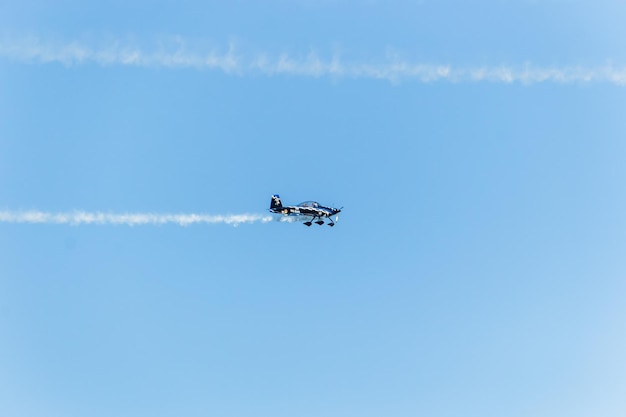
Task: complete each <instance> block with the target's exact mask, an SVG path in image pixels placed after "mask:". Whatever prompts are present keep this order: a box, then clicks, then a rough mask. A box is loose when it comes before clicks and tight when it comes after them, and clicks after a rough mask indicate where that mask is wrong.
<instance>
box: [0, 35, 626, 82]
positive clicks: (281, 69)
mask: <svg viewBox="0 0 626 417" xmlns="http://www.w3.org/2000/svg"><path fill="white" fill-rule="evenodd" d="M175 41H176V42H174V45H169V46H165V47H164V46H160V47H157V48H156V49H155V48H144V47H140V46H137V45H136V44H133V43H129V42H124V41H121V40H116V41H114V42H113V43H111V44H109V45H108V46H100V47H98V46H93V45H88V44H85V43H81V42H78V41H72V42H69V43H53V42H46V41H42V40H40V39H39V38H36V37H30V38H20V39H7V38H5V39H0V58H2V57H3V58H8V59H12V60H15V61H20V62H39V63H44V64H45V63H61V64H63V65H67V66H71V65H81V64H89V63H92V64H97V65H101V66H110V65H121V66H131V67H144V68H145V67H151V68H170V69H186V68H189V69H196V70H218V71H222V72H224V73H225V74H235V75H239V76H246V75H255V74H259V73H260V74H263V75H266V76H279V75H287V76H300V77H311V78H320V77H332V78H352V79H374V80H388V81H392V82H398V81H402V80H415V81H419V82H422V83H433V82H451V83H472V82H492V83H504V84H511V83H520V84H524V85H531V84H537V83H557V84H572V83H592V82H603V83H609V84H613V85H618V86H626V66H619V65H613V64H611V63H606V64H603V65H595V66H591V67H585V66H580V65H569V66H536V65H531V64H528V63H527V64H523V65H491V66H453V65H448V64H431V63H422V62H411V61H409V60H405V59H402V58H400V57H398V56H392V57H388V58H387V59H386V60H383V61H380V60H379V61H378V62H363V61H356V62H355V61H352V62H350V61H344V60H342V59H340V57H339V56H338V55H334V56H333V57H332V58H330V59H324V58H322V57H320V56H318V55H317V54H316V53H314V52H310V53H308V54H306V55H299V56H293V55H289V54H286V53H283V54H279V55H278V56H274V57H272V56H271V55H270V54H267V53H264V52H261V53H245V52H243V51H241V52H239V51H237V50H236V48H235V45H234V44H232V43H231V44H230V45H229V46H228V48H227V49H226V50H224V48H221V49H220V48H213V49H208V50H207V49H205V48H189V47H187V42H186V41H185V39H183V38H180V37H176V38H175Z"/></svg>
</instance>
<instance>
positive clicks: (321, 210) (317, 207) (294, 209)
mask: <svg viewBox="0 0 626 417" xmlns="http://www.w3.org/2000/svg"><path fill="white" fill-rule="evenodd" d="M342 208H343V207H342ZM342 208H339V209H337V208H333V207H326V206H322V205H321V204H319V203H318V202H317V201H305V202H303V203H300V204H298V205H297V206H283V203H282V202H281V201H280V196H279V195H278V194H274V195H273V196H272V202H271V203H270V209H269V210H270V212H272V213H276V214H282V215H283V216H290V217H292V216H295V217H297V218H302V219H307V218H309V217H310V219H308V221H306V222H304V224H305V225H306V226H307V227H308V226H311V225H312V224H313V221H314V220H315V219H318V220H317V221H316V222H315V223H316V224H319V225H320V226H321V225H323V224H324V220H322V218H323V217H328V221H329V222H328V223H326V224H328V225H329V226H331V227H332V226H334V225H335V222H333V219H331V216H335V215H337V216H336V217H335V220H337V219H338V217H339V216H338V214H339V212H340V211H341V209H342Z"/></svg>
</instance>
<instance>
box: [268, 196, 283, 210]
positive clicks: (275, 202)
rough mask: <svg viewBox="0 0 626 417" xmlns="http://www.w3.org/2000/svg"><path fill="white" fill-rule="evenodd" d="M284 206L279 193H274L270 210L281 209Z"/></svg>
mask: <svg viewBox="0 0 626 417" xmlns="http://www.w3.org/2000/svg"><path fill="white" fill-rule="evenodd" d="M282 206H283V203H282V202H281V201H280V196H279V195H278V194H274V195H273V196H272V202H271V203H270V210H279V209H280V208H282Z"/></svg>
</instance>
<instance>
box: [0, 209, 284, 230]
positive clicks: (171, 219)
mask: <svg viewBox="0 0 626 417" xmlns="http://www.w3.org/2000/svg"><path fill="white" fill-rule="evenodd" d="M271 220H272V216H269V215H260V214H228V215H209V214H196V213H189V214H155V213H124V214H113V213H102V212H86V211H73V212H64V213H49V212H43V211H37V210H30V211H8V210H5V211H0V223H31V224H69V225H74V226H78V225H82V224H100V225H107V224H111V225H127V226H139V225H163V224H177V225H179V226H190V225H193V224H216V223H222V224H229V225H233V226H238V225H240V224H242V223H249V224H250V223H258V222H260V223H267V222H269V221H271Z"/></svg>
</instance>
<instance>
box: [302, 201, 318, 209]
mask: <svg viewBox="0 0 626 417" xmlns="http://www.w3.org/2000/svg"><path fill="white" fill-rule="evenodd" d="M298 206H299V207H313V208H318V207H319V203H318V202H317V201H303V202H302V203H300V204H298Z"/></svg>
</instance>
